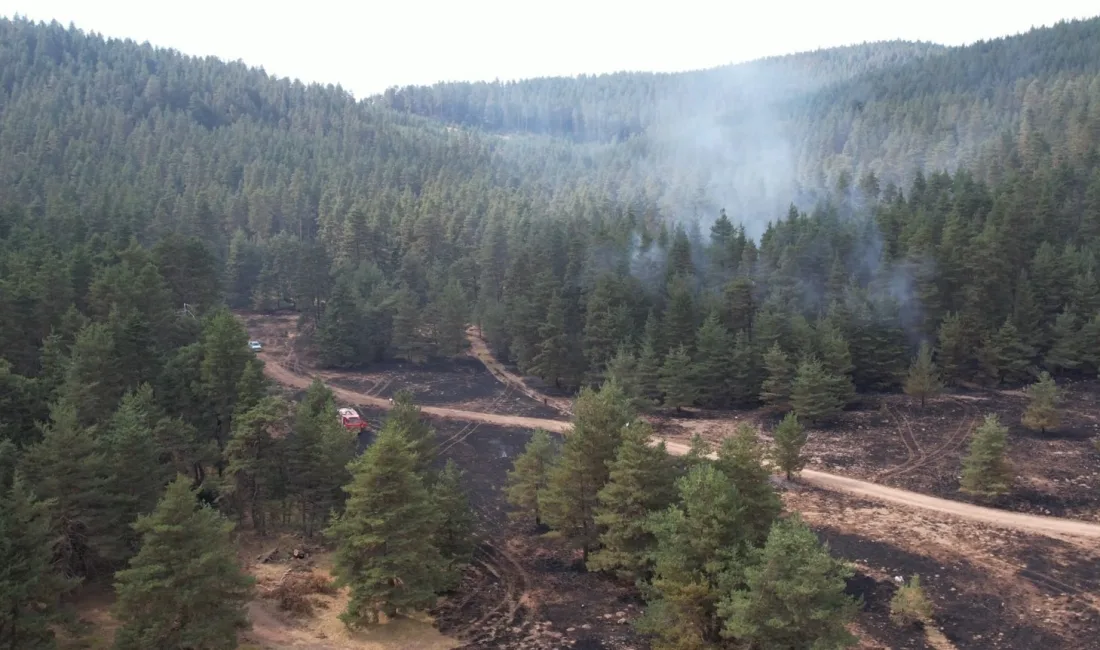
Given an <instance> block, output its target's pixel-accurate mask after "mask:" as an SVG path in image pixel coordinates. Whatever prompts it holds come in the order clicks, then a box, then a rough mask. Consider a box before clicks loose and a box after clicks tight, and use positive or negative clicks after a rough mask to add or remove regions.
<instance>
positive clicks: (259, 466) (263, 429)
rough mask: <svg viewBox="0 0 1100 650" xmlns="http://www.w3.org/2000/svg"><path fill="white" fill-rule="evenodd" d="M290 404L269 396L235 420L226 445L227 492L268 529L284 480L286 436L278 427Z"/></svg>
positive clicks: (239, 507) (258, 524)
mask: <svg viewBox="0 0 1100 650" xmlns="http://www.w3.org/2000/svg"><path fill="white" fill-rule="evenodd" d="M288 408H289V405H288V404H287V403H286V402H285V401H283V399H282V398H279V397H267V398H265V399H263V400H262V401H261V402H260V403H259V404H257V405H256V406H255V407H253V408H251V409H249V410H248V411H246V412H244V413H242V414H240V415H239V416H238V417H237V418H236V419H235V420H234V422H233V436H232V437H231V438H230V440H229V443H228V444H227V445H226V446H225V460H226V461H227V467H226V478H227V479H228V481H229V484H228V485H227V492H228V493H229V494H231V495H232V497H233V500H234V502H235V503H236V505H237V512H238V513H239V514H240V515H241V516H242V518H243V516H244V514H246V513H247V514H248V516H249V519H250V521H251V522H252V527H253V528H254V529H255V530H256V531H257V532H258V533H259V534H260V535H265V534H266V533H267V506H268V502H269V501H270V500H271V499H272V498H273V497H274V496H275V495H276V493H277V492H276V491H277V490H278V489H279V488H280V487H281V485H282V484H283V482H282V481H281V480H280V479H281V475H280V472H279V470H280V466H281V451H282V449H281V445H282V436H281V435H280V432H279V431H278V429H279V428H280V427H281V426H282V424H283V422H284V421H285V419H286V415H287V411H288Z"/></svg>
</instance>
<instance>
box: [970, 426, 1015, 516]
mask: <svg viewBox="0 0 1100 650" xmlns="http://www.w3.org/2000/svg"><path fill="white" fill-rule="evenodd" d="M1007 436H1008V428H1007V427H1004V426H1001V423H1000V421H999V420H998V418H997V415H996V414H993V413H991V414H989V415H987V416H985V422H983V423H982V425H981V426H980V427H978V430H977V431H975V432H974V437H973V439H971V441H970V451H969V453H968V454H967V455H966V458H964V459H963V471H962V480H961V489H962V491H963V492H966V493H969V494H977V495H982V496H996V495H998V494H1004V493H1006V492H1008V490H1009V488H1011V486H1012V467H1011V465H1010V464H1009V462H1008V460H1007V459H1006V458H1005V451H1006V448H1007V447H1008V437H1007Z"/></svg>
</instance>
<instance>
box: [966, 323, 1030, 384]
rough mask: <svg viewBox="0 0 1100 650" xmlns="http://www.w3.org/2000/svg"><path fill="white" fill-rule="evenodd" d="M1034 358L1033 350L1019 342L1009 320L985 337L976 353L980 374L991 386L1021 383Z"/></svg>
mask: <svg viewBox="0 0 1100 650" xmlns="http://www.w3.org/2000/svg"><path fill="white" fill-rule="evenodd" d="M1034 356H1035V350H1034V349H1032V348H1030V347H1028V346H1027V345H1025V344H1024V342H1023V341H1021V340H1020V336H1019V333H1018V332H1017V331H1016V326H1015V325H1013V324H1012V321H1011V320H1006V321H1005V322H1004V324H1003V325H1002V326H1001V328H1000V329H999V330H997V331H996V332H994V333H993V334H992V335H990V336H987V337H986V339H985V341H984V343H983V344H982V348H981V349H980V350H979V351H978V358H979V360H980V363H981V366H982V372H983V373H984V374H985V376H986V378H987V380H988V381H989V382H990V383H992V384H993V385H998V384H1000V383H1002V382H1005V381H1010V382H1014V381H1022V380H1023V379H1024V378H1025V377H1026V376H1027V369H1028V367H1029V366H1030V365H1031V360H1032V357H1034Z"/></svg>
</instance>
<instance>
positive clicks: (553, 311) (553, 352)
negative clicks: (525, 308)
mask: <svg viewBox="0 0 1100 650" xmlns="http://www.w3.org/2000/svg"><path fill="white" fill-rule="evenodd" d="M539 338H540V343H539V344H538V354H536V355H535V357H534V358H533V359H532V360H531V368H530V371H531V372H532V373H534V374H535V375H537V376H538V377H540V378H541V379H543V380H544V381H548V382H550V383H552V384H554V387H555V388H561V382H562V379H563V378H566V377H567V376H568V375H569V370H570V362H569V359H570V354H571V350H570V341H569V335H568V333H567V332H566V331H565V303H564V302H563V301H562V297H561V294H560V293H558V292H556V291H555V292H554V295H553V297H552V298H551V299H550V306H549V307H548V308H547V311H546V320H545V322H543V324H542V326H540V327H539Z"/></svg>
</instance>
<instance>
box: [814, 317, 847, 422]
mask: <svg viewBox="0 0 1100 650" xmlns="http://www.w3.org/2000/svg"><path fill="white" fill-rule="evenodd" d="M819 329H820V331H819V343H818V349H819V350H820V353H821V363H822V367H823V368H824V369H825V372H826V373H828V374H829V375H830V376H831V377H832V379H833V386H832V393H833V397H834V399H835V400H836V401H837V403H838V404H840V405H841V406H842V407H843V406H844V405H846V404H848V403H849V402H851V401H852V399H853V398H854V397H855V393H856V389H855V386H854V385H853V384H852V370H853V368H854V366H853V365H852V355H851V353H850V352H849V351H848V342H847V341H845V340H844V335H843V334H841V333H840V331H839V330H837V329H836V328H835V327H832V326H831V325H829V324H828V322H827V321H826V322H823V323H822V325H821V326H820V328H819Z"/></svg>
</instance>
